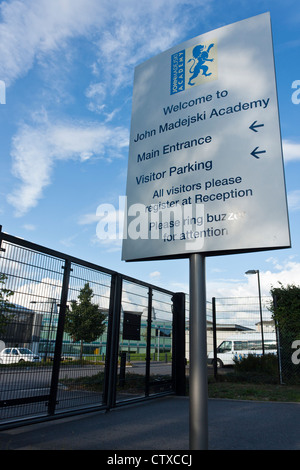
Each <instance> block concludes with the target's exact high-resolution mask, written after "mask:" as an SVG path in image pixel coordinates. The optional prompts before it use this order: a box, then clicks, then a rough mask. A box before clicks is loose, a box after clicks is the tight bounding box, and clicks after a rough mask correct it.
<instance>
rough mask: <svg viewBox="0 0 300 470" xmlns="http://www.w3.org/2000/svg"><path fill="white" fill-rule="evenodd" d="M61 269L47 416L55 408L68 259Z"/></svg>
mask: <svg viewBox="0 0 300 470" xmlns="http://www.w3.org/2000/svg"><path fill="white" fill-rule="evenodd" d="M63 269H64V277H63V284H62V290H61V298H60V308H59V317H58V325H57V332H56V341H55V350H54V358H53V369H52V378H51V386H50V399H49V403H48V413H49V415H54V412H55V407H56V397H57V387H58V377H59V368H60V361H61V351H62V342H63V335H64V325H65V317H66V309H67V300H68V290H69V280H70V272H71V271H72V270H71V262H70V261H69V260H68V259H66V260H65V265H64V266H63Z"/></svg>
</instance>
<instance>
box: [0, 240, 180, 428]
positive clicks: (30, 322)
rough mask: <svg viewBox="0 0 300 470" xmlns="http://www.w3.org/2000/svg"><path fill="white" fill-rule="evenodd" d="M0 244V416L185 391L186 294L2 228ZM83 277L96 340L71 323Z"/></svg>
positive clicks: (11, 420) (0, 421) (30, 416)
mask: <svg viewBox="0 0 300 470" xmlns="http://www.w3.org/2000/svg"><path fill="white" fill-rule="evenodd" d="M0 249H1V251H0V275H1V284H0V311H1V312H0V313H1V319H0V350H1V351H0V425H2V426H4V425H5V426H9V425H10V424H12V425H13V424H14V425H15V424H16V423H18V422H24V421H26V422H28V421H30V422H31V421H32V420H36V419H38V420H41V419H42V420H43V419H48V418H53V417H54V416H58V415H65V414H66V413H78V412H83V411H87V410H94V409H102V408H103V409H110V408H112V407H115V406H119V405H121V404H125V403H128V402H129V401H136V400H143V399H148V398H152V397H156V396H161V395H162V394H170V393H176V394H185V346H184V345H185V296H184V294H181V293H174V292H170V291H168V290H165V289H161V288H159V287H157V286H153V285H151V284H147V283H144V282H141V281H139V280H137V279H133V278H130V277H127V276H124V275H121V274H119V273H117V272H114V271H110V270H108V269H105V268H103V267H100V266H97V265H94V264H92V263H89V262H86V261H83V260H79V259H77V258H74V257H71V256H68V255H66V254H62V253H59V252H56V251H53V250H51V249H48V248H46V247H42V246H39V245H36V244H33V243H31V242H28V241H26V240H23V239H18V238H16V237H13V236H11V235H8V234H6V233H3V232H1V231H0ZM86 284H88V286H89V288H90V289H91V290H92V295H93V296H92V303H93V304H94V305H97V306H98V307H99V310H100V311H101V313H102V314H103V315H102V316H104V320H103V323H104V326H105V328H104V332H103V333H102V334H101V335H100V336H99V337H97V338H96V339H94V340H93V341H89V342H88V341H81V340H80V339H79V337H77V338H74V335H73V336H72V334H70V333H68V329H66V316H67V315H68V312H69V311H70V309H71V310H72V301H76V302H79V300H78V299H79V296H80V293H81V292H82V289H83V287H84V286H85V285H86ZM95 326H96V325H90V328H95Z"/></svg>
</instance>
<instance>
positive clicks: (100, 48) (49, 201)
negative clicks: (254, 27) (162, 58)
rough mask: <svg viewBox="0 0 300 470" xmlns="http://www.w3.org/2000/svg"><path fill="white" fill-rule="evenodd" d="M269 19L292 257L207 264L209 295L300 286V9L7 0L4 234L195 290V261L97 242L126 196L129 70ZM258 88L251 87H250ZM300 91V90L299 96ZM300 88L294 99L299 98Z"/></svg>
mask: <svg viewBox="0 0 300 470" xmlns="http://www.w3.org/2000/svg"><path fill="white" fill-rule="evenodd" d="M267 11H269V12H270V14H271V21H272V30H273V42H274V55H275V66H276V76H277V86H278V101H279V111H280V122H281V132H282V141H283V153H284V161H285V175H286V185H287V194H288V202H289V215H290V227H291V237H292V248H291V249H287V250H275V251H269V252H261V253H251V254H250V253H249V254H241V255H228V256H222V257H211V258H208V259H207V297H208V298H210V297H211V296H216V297H232V296H248V295H256V294H257V284H256V276H245V274H244V273H245V271H247V270H248V269H259V270H260V273H261V274H260V278H261V286H262V293H263V294H264V295H268V294H269V290H270V286H271V285H276V284H277V282H278V281H281V282H283V283H284V284H287V283H294V284H299V283H300V257H299V248H300V247H299V241H300V240H299V214H300V212H299V211H300V182H299V175H300V134H299V122H300V104H298V101H300V61H299V57H300V54H299V51H300V33H299V31H300V28H299V26H300V5H299V1H298V0H286V1H285V2H284V3H283V2H282V1H279V0H278V1H277V0H265V1H264V0H260V1H257V0H253V1H252V2H248V1H243V0H239V1H237V0H222V1H220V0H206V1H202V0H197V1H194V0H186V1H182V0H152V1H151V2H146V1H143V0H139V1H137V0H126V1H125V0H115V1H114V2H113V4H112V2H110V1H107V0H51V1H50V2H49V0H27V1H25V0H10V1H2V2H1V3H0V49H1V54H0V57H1V61H0V80H2V81H3V82H4V83H5V86H6V96H5V98H6V100H5V104H4V103H3V104H0V159H1V167H0V224H2V226H3V231H5V232H8V233H10V234H12V235H16V236H19V237H23V238H25V239H28V240H31V241H33V242H35V243H38V244H41V245H45V246H49V247H51V248H53V249H55V250H58V251H62V252H65V253H68V254H71V255H74V256H76V257H78V258H82V259H86V260H89V261H92V262H93V263H96V264H99V265H101V266H105V267H107V268H110V269H113V270H117V271H120V272H122V273H124V274H129V275H130V276H133V277H137V278H139V279H142V280H144V281H149V282H152V283H154V284H157V285H161V286H163V287H166V288H168V289H171V290H179V291H182V290H184V291H186V292H187V291H188V284H189V279H188V276H189V265H188V260H173V261H157V262H152V261H151V262H138V263H125V262H123V261H121V241H120V240H100V239H99V238H98V237H97V234H96V227H97V223H98V222H99V217H97V207H98V206H99V205H101V204H112V205H114V207H115V208H116V211H118V210H119V197H122V196H124V195H125V190H126V174H127V161H128V143H129V131H130V117H131V97H132V86H133V74H134V68H135V66H136V65H138V64H139V63H141V62H143V61H144V60H147V59H148V58H150V57H152V56H154V55H156V54H158V53H160V52H162V51H164V50H166V49H168V48H170V47H172V46H174V45H176V44H179V43H181V42H184V41H186V40H187V39H189V38H192V37H194V36H198V35H201V34H203V33H205V32H207V31H210V30H213V29H216V28H219V27H222V26H224V25H226V24H230V23H233V22H236V21H240V20H243V19H245V18H248V17H251V16H255V15H258V14H260V13H264V12H267ZM253 86H255V83H254V84H253ZM293 86H294V88H293ZM298 90H299V91H298Z"/></svg>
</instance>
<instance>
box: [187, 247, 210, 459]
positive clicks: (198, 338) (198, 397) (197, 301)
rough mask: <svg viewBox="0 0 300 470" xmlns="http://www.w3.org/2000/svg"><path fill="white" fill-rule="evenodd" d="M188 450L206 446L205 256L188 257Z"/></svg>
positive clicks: (194, 255) (198, 254)
mask: <svg viewBox="0 0 300 470" xmlns="http://www.w3.org/2000/svg"><path fill="white" fill-rule="evenodd" d="M189 330H190V378H189V384H190V386H189V393H190V449H191V450H207V449H208V392H207V364H206V362H207V361H206V356H207V349H206V282H205V256H204V255H202V254H200V253H196V254H193V255H191V256H190V328H189Z"/></svg>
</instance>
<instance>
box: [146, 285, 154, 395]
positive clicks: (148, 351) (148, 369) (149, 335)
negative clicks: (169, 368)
mask: <svg viewBox="0 0 300 470" xmlns="http://www.w3.org/2000/svg"><path fill="white" fill-rule="evenodd" d="M152 295H153V291H152V287H149V290H148V318H147V346H146V370H145V396H146V397H148V396H149V391H150V388H149V381H150V361H151V322H152Z"/></svg>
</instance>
